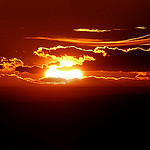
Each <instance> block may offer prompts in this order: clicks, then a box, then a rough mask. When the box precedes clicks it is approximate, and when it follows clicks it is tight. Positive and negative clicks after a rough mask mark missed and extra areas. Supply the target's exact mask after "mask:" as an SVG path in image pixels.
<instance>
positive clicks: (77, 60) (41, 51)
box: [34, 46, 95, 65]
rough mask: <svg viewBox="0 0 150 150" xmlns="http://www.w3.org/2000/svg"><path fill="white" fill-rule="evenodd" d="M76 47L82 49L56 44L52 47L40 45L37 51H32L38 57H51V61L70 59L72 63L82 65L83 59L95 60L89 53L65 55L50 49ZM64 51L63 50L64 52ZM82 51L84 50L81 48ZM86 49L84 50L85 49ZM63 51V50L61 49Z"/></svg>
mask: <svg viewBox="0 0 150 150" xmlns="http://www.w3.org/2000/svg"><path fill="white" fill-rule="evenodd" d="M72 48H73V49H76V50H79V51H80V50H82V49H81V48H77V47H74V46H70V47H69V46H68V47H64V46H57V47H53V48H44V47H40V48H38V50H37V51H34V54H35V55H37V56H39V57H43V58H46V59H47V58H51V59H52V60H51V62H52V63H57V62H58V63H59V62H60V61H62V60H63V61H64V60H65V61H72V62H73V65H82V64H83V62H84V61H95V58H94V57H92V56H89V55H85V54H81V53H80V55H79V54H78V56H74V55H76V54H75V53H74V55H69V54H68V55H67V54H66V53H63V54H62V53H60V54H59V55H58V54H52V51H55V52H56V50H58V51H60V50H64V49H65V50H66V51H67V50H68V49H72ZM66 51H65V52H66ZM83 51H84V50H83ZM85 51H86V50H85ZM63 52H64V51H63Z"/></svg>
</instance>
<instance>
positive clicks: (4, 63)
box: [0, 57, 24, 73]
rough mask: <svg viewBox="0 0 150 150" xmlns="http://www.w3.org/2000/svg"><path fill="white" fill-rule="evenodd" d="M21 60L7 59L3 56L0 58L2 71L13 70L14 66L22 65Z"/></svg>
mask: <svg viewBox="0 0 150 150" xmlns="http://www.w3.org/2000/svg"><path fill="white" fill-rule="evenodd" d="M23 64H24V63H23V61H22V60H20V59H18V58H10V59H7V58H5V57H1V58H0V66H1V69H2V71H3V72H5V73H9V72H13V71H14V70H15V68H16V67H18V66H23Z"/></svg>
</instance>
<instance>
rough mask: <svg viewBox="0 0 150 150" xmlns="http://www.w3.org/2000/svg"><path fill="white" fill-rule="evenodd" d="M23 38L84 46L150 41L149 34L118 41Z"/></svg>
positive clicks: (136, 43) (145, 42) (118, 44)
mask: <svg viewBox="0 0 150 150" xmlns="http://www.w3.org/2000/svg"><path fill="white" fill-rule="evenodd" d="M25 39H35V40H48V41H59V42H66V43H75V44H78V45H84V46H91V47H97V46H110V47H114V46H116V47H119V46H133V45H134V46H138V45H141V44H147V43H150V34H147V35H144V36H140V37H135V38H130V39H126V40H119V41H104V40H102V39H87V38H67V37H53V38H52V37H25Z"/></svg>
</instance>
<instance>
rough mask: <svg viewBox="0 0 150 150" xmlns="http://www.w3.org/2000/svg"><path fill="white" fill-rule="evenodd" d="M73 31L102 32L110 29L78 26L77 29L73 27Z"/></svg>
mask: <svg viewBox="0 0 150 150" xmlns="http://www.w3.org/2000/svg"><path fill="white" fill-rule="evenodd" d="M73 31H76V32H96V33H104V32H110V31H111V30H104V29H103V30H100V29H87V28H79V29H73Z"/></svg>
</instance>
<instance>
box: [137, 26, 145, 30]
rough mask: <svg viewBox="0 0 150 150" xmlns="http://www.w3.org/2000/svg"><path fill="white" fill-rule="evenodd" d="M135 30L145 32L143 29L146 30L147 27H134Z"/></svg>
mask: <svg viewBox="0 0 150 150" xmlns="http://www.w3.org/2000/svg"><path fill="white" fill-rule="evenodd" d="M135 29H138V30H145V29H147V27H145V26H141V27H135Z"/></svg>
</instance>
